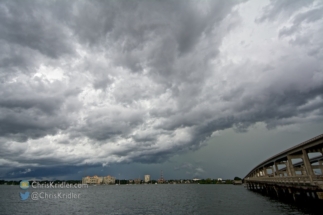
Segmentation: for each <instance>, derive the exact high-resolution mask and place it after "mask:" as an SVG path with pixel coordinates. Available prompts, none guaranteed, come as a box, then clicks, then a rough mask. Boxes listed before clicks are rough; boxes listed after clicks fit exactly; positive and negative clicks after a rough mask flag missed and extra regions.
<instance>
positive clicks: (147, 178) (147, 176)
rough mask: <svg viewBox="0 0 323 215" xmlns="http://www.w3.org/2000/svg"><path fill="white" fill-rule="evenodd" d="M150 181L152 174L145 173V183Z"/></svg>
mask: <svg viewBox="0 0 323 215" xmlns="http://www.w3.org/2000/svg"><path fill="white" fill-rule="evenodd" d="M149 181H150V175H145V183H148V182H149Z"/></svg>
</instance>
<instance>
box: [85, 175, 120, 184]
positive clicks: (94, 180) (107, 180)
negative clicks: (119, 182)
mask: <svg viewBox="0 0 323 215" xmlns="http://www.w3.org/2000/svg"><path fill="white" fill-rule="evenodd" d="M115 180H116V179H115V177H112V176H110V175H108V176H105V177H99V176H97V175H94V176H86V177H84V178H82V184H115Z"/></svg>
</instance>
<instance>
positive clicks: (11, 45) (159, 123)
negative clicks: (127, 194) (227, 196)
mask: <svg viewBox="0 0 323 215" xmlns="http://www.w3.org/2000/svg"><path fill="white" fill-rule="evenodd" d="M322 35H323V3H322V1H319V0H318V1H312V0H306V1H305V0H272V1H257V0H253V1H238V0H237V1H233V0H232V1H228V0H222V1H221V0H210V1H207V0H195V1H184V0H173V1H170V0H139V1H127V0H124V1H122V0H121V1H116V0H115V1H112V0H111V1H108V0H107V1H36V0H30V1H0V179H23V178H24V179H32V178H36V179H80V178H81V177H82V176H84V175H94V174H96V175H108V174H109V175H114V176H117V177H121V178H137V177H143V174H150V175H152V177H153V178H155V179H157V178H158V177H159V174H160V171H161V170H163V172H164V176H165V178H193V177H200V178H206V177H211V178H217V177H222V178H230V177H234V176H236V175H238V176H240V177H243V176H245V175H246V174H247V173H248V171H249V170H251V169H252V168H253V167H254V166H256V165H257V164H258V163H260V162H261V161H263V160H265V159H266V158H268V157H270V156H272V155H273V154H275V153H278V152H280V151H282V150H284V149H286V148H288V147H291V146H293V145H295V144H298V143H300V142H302V141H305V140H307V139H309V138H311V137H314V136H316V135H319V134H321V133H323V129H322V128H323V61H322V59H323V48H322V47H323V39H322V38H323V37H322Z"/></svg>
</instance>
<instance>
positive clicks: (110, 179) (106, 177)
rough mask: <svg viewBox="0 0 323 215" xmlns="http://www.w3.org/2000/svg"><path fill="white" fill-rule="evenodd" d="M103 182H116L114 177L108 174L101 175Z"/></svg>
mask: <svg viewBox="0 0 323 215" xmlns="http://www.w3.org/2000/svg"><path fill="white" fill-rule="evenodd" d="M102 183H103V184H115V183H116V178H115V177H112V176H110V175H108V176H105V177H103V181H102Z"/></svg>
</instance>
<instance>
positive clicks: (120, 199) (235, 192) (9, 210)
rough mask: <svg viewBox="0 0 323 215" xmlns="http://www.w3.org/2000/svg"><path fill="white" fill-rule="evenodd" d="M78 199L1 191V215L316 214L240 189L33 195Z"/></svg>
mask: <svg viewBox="0 0 323 215" xmlns="http://www.w3.org/2000/svg"><path fill="white" fill-rule="evenodd" d="M28 191H29V192H30V193H32V192H46V193H47V194H57V193H60V192H61V193H71V192H73V193H75V194H80V198H79V199H77V198H76V199H40V200H31V199H30V198H29V199H28V200H26V201H22V200H20V197H19V192H25V191H24V190H21V189H20V188H19V186H6V185H3V186H0V193H1V196H0V214H25V215H26V214H36V215H37V214H201V215H202V214H203V215H206V214H223V215H229V214H230V215H232V214H255V215H259V214H262V215H266V214H268V215H269V214H270V215H272V214H280V215H281V214H312V213H310V212H307V211H306V210H305V209H299V208H297V207H296V206H293V205H290V204H285V203H281V202H279V201H276V200H273V199H270V198H268V197H265V196H262V195H260V194H258V193H254V192H251V191H249V190H247V189H245V188H244V187H243V186H234V185H181V184H176V185H121V186H113V185H102V186H89V188H87V189H86V188H84V189H32V188H30V189H28Z"/></svg>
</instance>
